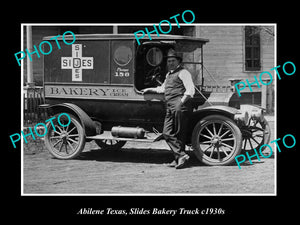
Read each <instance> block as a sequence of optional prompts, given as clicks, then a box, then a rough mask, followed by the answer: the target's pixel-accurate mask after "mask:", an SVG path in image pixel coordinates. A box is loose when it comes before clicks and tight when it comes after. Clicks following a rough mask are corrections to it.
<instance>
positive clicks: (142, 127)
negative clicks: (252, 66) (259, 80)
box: [41, 34, 270, 165]
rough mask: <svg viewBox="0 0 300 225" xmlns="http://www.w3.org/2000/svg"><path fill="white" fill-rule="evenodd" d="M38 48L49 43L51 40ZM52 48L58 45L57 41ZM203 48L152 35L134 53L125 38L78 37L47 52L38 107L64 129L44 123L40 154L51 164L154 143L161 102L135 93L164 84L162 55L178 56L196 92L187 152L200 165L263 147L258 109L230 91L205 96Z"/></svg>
mask: <svg viewBox="0 0 300 225" xmlns="http://www.w3.org/2000/svg"><path fill="white" fill-rule="evenodd" d="M64 38H65V40H68V38H70V39H71V38H72V39H73V36H70V37H68V36H67V35H66V36H65V37H64ZM44 40H47V41H49V42H54V40H53V37H45V38H44ZM56 41H58V42H62V40H61V39H60V38H58V39H57V40H56ZM208 41H209V40H207V39H203V38H194V37H187V36H177V35H160V36H159V37H158V36H156V35H155V36H153V37H152V39H151V40H149V39H148V40H147V39H143V40H141V45H138V44H137V42H136V39H135V37H134V36H133V35H132V34H91V35H88V34H85V35H83V34H81V35H76V41H75V42H74V43H73V44H72V45H63V44H61V45H60V46H61V49H55V48H54V47H53V51H52V53H51V54H49V55H47V56H45V57H44V92H45V93H44V94H45V103H46V104H44V105H42V106H41V107H42V108H46V109H47V111H48V113H49V115H53V116H55V115H58V114H61V113H63V112H64V113H67V114H68V115H69V116H70V118H71V122H70V124H69V125H68V126H66V127H62V126H59V125H58V124H54V126H51V124H50V123H48V125H47V129H48V132H47V135H46V136H45V145H46V147H47V149H48V150H49V151H50V153H51V154H52V155H53V156H54V157H56V158H59V159H72V158H74V157H77V156H78V155H79V154H80V153H81V152H82V150H83V149H84V146H85V143H86V142H87V141H92V140H94V141H95V142H96V143H97V144H98V145H99V147H100V148H101V149H112V150H116V149H120V148H122V146H123V145H124V144H125V143H126V141H136V142H145V144H146V143H147V142H155V141H159V140H161V139H162V137H163V136H162V135H161V132H162V128H163V121H164V116H165V106H164V95H163V94H144V95H143V93H142V92H141V90H142V89H144V88H147V87H155V86H158V85H160V84H161V83H162V82H163V81H164V79H165V76H166V73H167V68H166V57H165V56H166V54H167V52H168V50H169V49H170V48H173V49H175V50H176V51H178V52H181V53H182V54H183V65H184V67H185V68H187V69H188V70H189V71H190V72H191V74H192V76H193V80H194V83H195V86H196V89H197V91H196V94H195V96H194V98H192V99H191V104H192V106H193V112H192V113H191V115H190V117H189V132H188V134H187V140H188V141H187V142H188V143H187V145H190V146H191V147H192V149H193V151H194V153H195V155H196V156H197V158H198V159H199V160H200V161H201V162H203V163H204V164H206V165H228V164H231V163H233V162H234V161H235V160H234V157H235V156H237V155H238V154H240V153H241V151H242V150H245V151H247V150H251V149H253V148H259V147H260V146H262V145H263V144H265V143H268V142H269V138H270V128H269V125H268V123H267V121H266V120H265V119H264V116H263V109H262V108H260V107H257V106H251V105H244V106H241V105H240V102H239V98H238V96H237V94H236V91H235V90H234V86H233V85H232V87H233V88H232V90H230V91H228V92H226V93H217V92H212V91H207V89H206V87H205V84H204V80H205V78H204V74H203V72H204V71H203V68H204V62H203V47H204V45H205V44H206V43H207V42H208ZM44 46H45V48H47V47H48V45H44ZM52 46H56V45H55V43H53V45H52ZM47 51H49V49H44V52H47ZM65 121H67V118H65Z"/></svg>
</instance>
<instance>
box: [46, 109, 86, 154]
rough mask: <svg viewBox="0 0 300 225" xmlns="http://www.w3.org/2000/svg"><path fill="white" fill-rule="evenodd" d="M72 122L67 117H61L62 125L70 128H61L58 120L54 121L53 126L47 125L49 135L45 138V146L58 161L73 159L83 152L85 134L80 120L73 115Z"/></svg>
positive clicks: (71, 116)
mask: <svg viewBox="0 0 300 225" xmlns="http://www.w3.org/2000/svg"><path fill="white" fill-rule="evenodd" d="M68 115H69V116H70V119H71V122H70V123H69V119H68V118H67V117H66V116H61V117H60V123H61V124H63V125H67V124H68V123H69V124H68V126H65V127H64V126H61V125H60V124H59V123H58V122H57V117H58V116H59V114H56V115H55V117H56V120H53V126H52V124H51V123H50V122H49V123H48V124H47V130H48V132H47V134H46V136H45V145H46V147H47V149H48V150H49V152H50V153H51V154H52V155H53V156H54V157H55V158H58V159H73V158H75V157H77V156H78V155H79V154H80V153H81V152H82V150H83V148H84V145H85V132H84V129H83V127H82V125H81V124H80V122H79V120H78V119H77V118H76V117H74V116H73V115H71V114H68Z"/></svg>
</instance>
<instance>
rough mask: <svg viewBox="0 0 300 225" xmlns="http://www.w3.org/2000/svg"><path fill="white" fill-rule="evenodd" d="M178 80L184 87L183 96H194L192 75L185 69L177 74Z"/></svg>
mask: <svg viewBox="0 0 300 225" xmlns="http://www.w3.org/2000/svg"><path fill="white" fill-rule="evenodd" d="M179 78H180V79H181V80H182V82H183V85H184V87H185V92H184V94H185V95H190V96H191V97H193V96H194V94H195V85H194V82H193V79H192V75H191V74H190V72H189V71H187V70H186V69H183V70H181V71H180V73H179Z"/></svg>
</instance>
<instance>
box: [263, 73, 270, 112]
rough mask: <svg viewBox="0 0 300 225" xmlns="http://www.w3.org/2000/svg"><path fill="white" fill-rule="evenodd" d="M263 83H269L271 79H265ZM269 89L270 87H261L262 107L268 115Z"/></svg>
mask: <svg viewBox="0 0 300 225" xmlns="http://www.w3.org/2000/svg"><path fill="white" fill-rule="evenodd" d="M262 82H263V83H269V82H270V79H263V80H262ZM268 87H269V85H262V87H261V107H263V108H265V109H266V110H267V113H268V112H269V107H268Z"/></svg>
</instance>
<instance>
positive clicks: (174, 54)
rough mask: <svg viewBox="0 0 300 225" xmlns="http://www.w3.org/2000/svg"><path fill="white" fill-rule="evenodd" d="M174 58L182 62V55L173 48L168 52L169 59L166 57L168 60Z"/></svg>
mask: <svg viewBox="0 0 300 225" xmlns="http://www.w3.org/2000/svg"><path fill="white" fill-rule="evenodd" d="M172 57H174V58H176V59H179V60H181V61H182V53H180V52H176V51H175V50H174V49H172V48H171V49H170V50H169V51H168V54H167V57H166V58H172Z"/></svg>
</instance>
